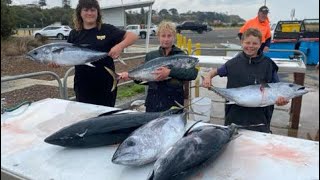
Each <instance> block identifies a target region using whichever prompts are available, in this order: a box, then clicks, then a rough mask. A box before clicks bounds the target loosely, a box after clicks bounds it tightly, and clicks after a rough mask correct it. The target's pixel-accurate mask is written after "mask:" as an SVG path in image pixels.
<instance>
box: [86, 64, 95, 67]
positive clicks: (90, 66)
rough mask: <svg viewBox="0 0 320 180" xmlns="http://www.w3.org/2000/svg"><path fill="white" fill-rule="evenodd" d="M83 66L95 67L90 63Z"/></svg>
mask: <svg viewBox="0 0 320 180" xmlns="http://www.w3.org/2000/svg"><path fill="white" fill-rule="evenodd" d="M85 65H87V66H90V67H95V66H94V65H93V64H91V63H85Z"/></svg>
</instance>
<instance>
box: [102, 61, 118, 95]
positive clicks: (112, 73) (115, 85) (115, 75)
mask: <svg viewBox="0 0 320 180" xmlns="http://www.w3.org/2000/svg"><path fill="white" fill-rule="evenodd" d="M104 68H105V69H106V70H107V71H108V73H109V74H110V75H111V76H112V78H113V83H112V88H111V92H112V91H114V90H115V89H116V87H117V83H118V79H119V75H117V74H116V73H115V72H114V71H113V70H111V69H110V68H108V67H104Z"/></svg>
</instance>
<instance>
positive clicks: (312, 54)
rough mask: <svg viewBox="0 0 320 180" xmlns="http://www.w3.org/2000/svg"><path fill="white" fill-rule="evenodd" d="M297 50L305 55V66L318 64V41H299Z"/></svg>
mask: <svg viewBox="0 0 320 180" xmlns="http://www.w3.org/2000/svg"><path fill="white" fill-rule="evenodd" d="M299 50H300V51H302V52H304V53H305V54H306V56H307V64H309V65H312V64H313V65H315V64H317V63H318V62H319V39H312V38H304V39H301V40H300V47H299Z"/></svg>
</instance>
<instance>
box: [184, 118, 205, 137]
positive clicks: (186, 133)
mask: <svg viewBox="0 0 320 180" xmlns="http://www.w3.org/2000/svg"><path fill="white" fill-rule="evenodd" d="M201 121H202V120H199V121H197V122H195V123H194V124H192V125H191V126H190V127H189V129H187V131H186V132H185V133H184V134H183V136H182V137H185V136H187V135H188V134H189V132H190V131H191V129H192V128H193V127H194V126H195V125H196V124H198V123H199V122H201Z"/></svg>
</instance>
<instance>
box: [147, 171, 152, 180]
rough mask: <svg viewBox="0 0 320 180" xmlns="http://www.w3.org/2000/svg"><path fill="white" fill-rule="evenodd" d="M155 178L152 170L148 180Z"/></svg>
mask: <svg viewBox="0 0 320 180" xmlns="http://www.w3.org/2000/svg"><path fill="white" fill-rule="evenodd" d="M153 178H154V170H152V172H151V174H150V175H149V176H148V178H147V180H153Z"/></svg>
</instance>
